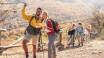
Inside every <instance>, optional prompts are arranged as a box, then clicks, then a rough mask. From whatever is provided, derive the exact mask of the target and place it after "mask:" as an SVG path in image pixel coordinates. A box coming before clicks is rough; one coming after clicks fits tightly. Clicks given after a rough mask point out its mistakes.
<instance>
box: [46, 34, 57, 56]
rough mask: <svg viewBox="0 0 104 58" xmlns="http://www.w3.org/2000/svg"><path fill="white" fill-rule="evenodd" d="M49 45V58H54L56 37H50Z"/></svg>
mask: <svg viewBox="0 0 104 58" xmlns="http://www.w3.org/2000/svg"><path fill="white" fill-rule="evenodd" d="M48 39H49V43H48V58H52V50H53V48H52V45H53V44H54V40H55V37H54V35H48Z"/></svg>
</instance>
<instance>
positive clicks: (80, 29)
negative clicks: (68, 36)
mask: <svg viewBox="0 0 104 58" xmlns="http://www.w3.org/2000/svg"><path fill="white" fill-rule="evenodd" d="M83 33H84V28H83V26H82V23H78V26H77V36H78V46H81V45H82V46H83Z"/></svg>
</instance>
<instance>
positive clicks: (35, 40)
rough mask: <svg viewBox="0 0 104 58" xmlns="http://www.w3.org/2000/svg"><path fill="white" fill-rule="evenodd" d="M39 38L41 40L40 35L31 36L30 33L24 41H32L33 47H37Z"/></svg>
mask: <svg viewBox="0 0 104 58" xmlns="http://www.w3.org/2000/svg"><path fill="white" fill-rule="evenodd" d="M38 38H39V34H38V35H31V34H29V33H26V35H25V36H24V38H23V40H28V41H29V40H30V39H31V40H32V44H33V45H36V44H37V41H38Z"/></svg>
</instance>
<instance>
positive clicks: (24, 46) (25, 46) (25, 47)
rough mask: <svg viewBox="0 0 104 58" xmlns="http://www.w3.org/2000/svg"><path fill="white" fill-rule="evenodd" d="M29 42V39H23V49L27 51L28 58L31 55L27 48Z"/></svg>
mask: <svg viewBox="0 0 104 58" xmlns="http://www.w3.org/2000/svg"><path fill="white" fill-rule="evenodd" d="M27 42H28V41H27V40H23V49H24V51H25V55H26V58H28V57H29V55H28V48H27Z"/></svg>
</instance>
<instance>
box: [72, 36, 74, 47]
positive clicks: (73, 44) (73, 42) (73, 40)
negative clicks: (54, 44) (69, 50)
mask: <svg viewBox="0 0 104 58" xmlns="http://www.w3.org/2000/svg"><path fill="white" fill-rule="evenodd" d="M72 45H73V47H74V35H72Z"/></svg>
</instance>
